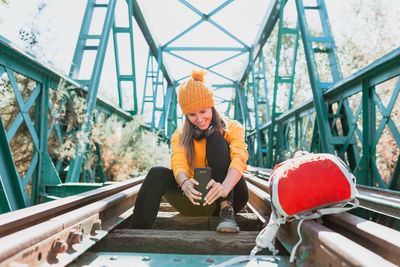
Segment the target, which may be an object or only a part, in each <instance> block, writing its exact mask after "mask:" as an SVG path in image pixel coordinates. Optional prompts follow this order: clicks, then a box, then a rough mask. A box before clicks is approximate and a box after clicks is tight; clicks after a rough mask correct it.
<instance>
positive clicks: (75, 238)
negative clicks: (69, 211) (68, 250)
mask: <svg viewBox="0 0 400 267" xmlns="http://www.w3.org/2000/svg"><path fill="white" fill-rule="evenodd" d="M68 240H69V242H70V244H71V245H73V244H78V243H81V242H82V232H79V231H72V232H71V233H70V234H69V237H68Z"/></svg>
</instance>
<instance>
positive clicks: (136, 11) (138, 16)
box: [132, 0, 175, 86]
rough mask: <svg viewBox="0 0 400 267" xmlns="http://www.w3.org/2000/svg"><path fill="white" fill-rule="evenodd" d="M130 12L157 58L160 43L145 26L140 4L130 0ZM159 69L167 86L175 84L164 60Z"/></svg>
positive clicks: (151, 51)
mask: <svg viewBox="0 0 400 267" xmlns="http://www.w3.org/2000/svg"><path fill="white" fill-rule="evenodd" d="M132 13H133V16H134V18H135V20H136V22H137V24H138V26H139V28H140V30H141V32H142V34H143V37H144V38H145V40H146V42H147V45H148V46H149V50H150V53H151V55H153V56H154V57H155V58H158V52H159V46H160V44H159V43H158V41H157V40H156V39H155V35H154V34H153V33H152V32H151V31H150V29H149V27H148V26H147V23H146V19H145V17H144V16H143V13H142V11H141V9H140V6H139V4H138V3H137V1H136V0H132ZM161 70H162V72H163V76H164V78H165V79H166V81H167V83H168V86H170V85H173V84H175V81H174V79H173V78H172V77H173V76H172V75H171V71H170V70H169V68H168V66H167V64H166V63H165V62H164V64H162V67H161Z"/></svg>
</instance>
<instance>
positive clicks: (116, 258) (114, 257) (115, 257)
mask: <svg viewBox="0 0 400 267" xmlns="http://www.w3.org/2000/svg"><path fill="white" fill-rule="evenodd" d="M110 260H112V261H115V260H118V257H117V256H111V257H110Z"/></svg>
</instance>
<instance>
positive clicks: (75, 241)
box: [0, 177, 143, 266]
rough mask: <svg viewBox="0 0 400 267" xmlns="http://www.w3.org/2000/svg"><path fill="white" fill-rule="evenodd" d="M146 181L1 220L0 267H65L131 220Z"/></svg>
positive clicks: (106, 187) (36, 207) (52, 203)
mask: <svg viewBox="0 0 400 267" xmlns="http://www.w3.org/2000/svg"><path fill="white" fill-rule="evenodd" d="M142 182H143V177H139V178H136V179H132V180H129V181H126V182H122V183H117V184H114V185H110V186H105V187H102V188H99V189H96V190H92V191H89V192H86V193H82V194H78V195H75V196H71V197H66V198H63V199H59V200H54V201H51V202H48V203H44V204H41V205H37V206H33V207H30V208H26V209H21V210H17V211H14V212H10V213H6V214H4V215H1V216H0V236H1V238H0V265H1V266H15V265H18V266H19V265H24V264H25V265H24V266H39V265H48V264H56V265H59V266H64V265H66V264H68V263H70V262H72V261H73V260H74V259H76V258H77V257H78V256H79V255H81V254H82V253H83V252H85V251H86V250H87V249H89V248H90V247H91V246H92V245H94V244H95V243H96V242H97V241H99V240H100V239H102V238H103V237H104V236H105V235H106V234H107V233H108V231H110V230H111V229H113V228H115V226H117V225H118V224H119V223H121V222H122V221H123V220H124V219H126V218H127V217H129V216H130V215H131V212H132V206H133V205H134V202H135V200H136V195H137V192H138V191H139V188H140V184H141V183H142Z"/></svg>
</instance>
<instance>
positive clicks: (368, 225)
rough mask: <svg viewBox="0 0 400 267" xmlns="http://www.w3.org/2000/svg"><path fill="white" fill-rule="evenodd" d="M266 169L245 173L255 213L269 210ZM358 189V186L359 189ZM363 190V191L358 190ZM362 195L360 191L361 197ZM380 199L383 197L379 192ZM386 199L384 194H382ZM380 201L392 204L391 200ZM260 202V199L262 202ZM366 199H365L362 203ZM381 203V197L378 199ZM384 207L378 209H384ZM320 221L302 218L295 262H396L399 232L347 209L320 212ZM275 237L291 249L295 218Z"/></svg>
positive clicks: (399, 253) (264, 213)
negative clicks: (345, 211) (387, 201)
mask: <svg viewBox="0 0 400 267" xmlns="http://www.w3.org/2000/svg"><path fill="white" fill-rule="evenodd" d="M269 172H270V170H268V169H258V168H254V167H251V168H249V169H248V170H247V171H246V173H245V177H246V179H247V181H248V182H249V183H248V185H249V190H250V201H249V202H250V205H251V206H254V209H255V210H257V213H256V214H260V215H262V216H265V217H264V218H263V220H264V221H266V220H267V217H268V214H269V213H270V209H271V208H270V196H269V194H268V193H266V187H267V186H266V185H267V180H268V175H269ZM360 191H361V190H360ZM362 192H364V191H362ZM363 196H365V195H364V194H363V193H361V197H363ZM381 198H382V199H385V198H384V196H382V195H381ZM386 200H388V198H386ZM396 201H398V199H397V200H395V201H394V202H390V203H384V204H385V206H386V207H392V206H393V205H392V204H393V203H394V205H395V204H396ZM263 202H264V204H263V205H261V204H260V203H263ZM366 203H367V204H368V203H370V202H368V201H366V200H365V203H364V205H367V204H366ZM382 203H383V201H382ZM385 211H386V209H384V210H381V212H385ZM320 221H322V223H320V222H316V221H314V220H312V221H305V222H304V223H303V225H302V227H301V233H302V237H303V242H302V244H301V246H300V247H299V249H298V250H297V255H296V256H297V261H296V264H298V265H307V266H308V265H316V266H343V265H347V266H396V265H397V266H398V265H400V232H398V231H396V230H393V229H391V228H388V227H385V226H383V225H380V224H377V223H374V222H372V221H368V220H365V219H362V218H360V217H357V216H354V215H351V214H349V213H342V214H335V215H328V216H324V217H323V219H321V220H320ZM277 238H278V240H279V241H280V243H281V244H282V245H283V246H284V247H285V249H287V251H291V249H292V248H293V246H294V245H295V244H296V242H297V241H298V235H297V221H292V222H289V223H286V224H284V225H282V226H281V228H280V230H279V232H278V235H277Z"/></svg>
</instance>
